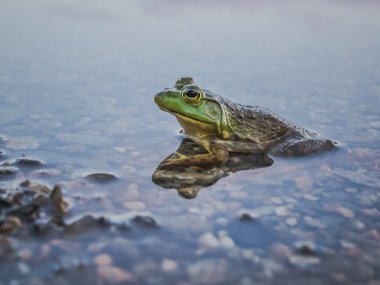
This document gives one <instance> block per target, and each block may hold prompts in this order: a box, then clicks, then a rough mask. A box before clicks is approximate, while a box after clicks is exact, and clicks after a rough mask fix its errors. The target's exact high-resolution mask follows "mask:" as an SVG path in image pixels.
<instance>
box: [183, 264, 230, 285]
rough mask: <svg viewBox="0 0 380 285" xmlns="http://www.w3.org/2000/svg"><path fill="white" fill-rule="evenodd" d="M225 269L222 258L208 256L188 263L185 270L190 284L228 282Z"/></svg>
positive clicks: (225, 265)
mask: <svg viewBox="0 0 380 285" xmlns="http://www.w3.org/2000/svg"><path fill="white" fill-rule="evenodd" d="M227 269H228V264H227V262H226V261H225V260H224V259H216V258H208V259H203V260H200V261H197V262H195V263H193V264H191V265H189V266H188V267H187V269H186V271H187V274H188V275H189V278H190V280H191V284H199V285H203V284H228V283H227V282H226V278H227Z"/></svg>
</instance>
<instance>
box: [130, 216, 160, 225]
mask: <svg viewBox="0 0 380 285" xmlns="http://www.w3.org/2000/svg"><path fill="white" fill-rule="evenodd" d="M132 221H133V222H134V223H136V224H138V225H141V226H143V227H147V228H158V227H159V226H158V224H157V222H156V221H155V219H153V218H152V217H149V216H140V215H138V216H136V217H134V218H133V219H132Z"/></svg>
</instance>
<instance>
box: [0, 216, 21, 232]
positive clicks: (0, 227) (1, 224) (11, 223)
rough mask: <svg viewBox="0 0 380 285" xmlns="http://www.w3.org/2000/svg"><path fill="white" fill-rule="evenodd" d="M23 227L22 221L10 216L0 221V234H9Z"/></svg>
mask: <svg viewBox="0 0 380 285" xmlns="http://www.w3.org/2000/svg"><path fill="white" fill-rule="evenodd" d="M21 226H22V222H21V220H20V219H19V218H18V217H16V216H8V217H5V219H3V220H0V233H2V234H9V233H11V232H13V231H15V230H16V229H18V228H20V227H21Z"/></svg>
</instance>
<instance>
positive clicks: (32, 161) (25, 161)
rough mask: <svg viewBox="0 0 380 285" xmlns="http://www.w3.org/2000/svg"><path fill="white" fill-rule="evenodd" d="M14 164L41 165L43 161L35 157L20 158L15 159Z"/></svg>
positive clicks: (25, 165) (23, 165)
mask: <svg viewBox="0 0 380 285" xmlns="http://www.w3.org/2000/svg"><path fill="white" fill-rule="evenodd" d="M16 165H17V166H21V167H41V166H42V165H43V163H42V162H41V161H39V160H37V159H30V158H20V159H17V160H16Z"/></svg>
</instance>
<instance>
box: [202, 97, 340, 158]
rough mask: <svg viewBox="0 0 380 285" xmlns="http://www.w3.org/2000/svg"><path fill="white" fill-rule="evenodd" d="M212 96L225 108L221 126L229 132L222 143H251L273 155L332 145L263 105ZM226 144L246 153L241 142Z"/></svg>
mask: <svg viewBox="0 0 380 285" xmlns="http://www.w3.org/2000/svg"><path fill="white" fill-rule="evenodd" d="M206 96H207V95H206ZM212 96H213V97H214V98H217V100H218V101H220V102H221V105H222V106H224V108H225V113H226V116H227V120H226V121H227V124H226V126H224V127H225V128H226V129H228V131H227V132H225V133H227V134H229V135H227V136H225V137H224V138H223V139H224V140H226V142H227V141H230V140H232V141H235V142H236V141H244V142H246V143H249V142H252V143H254V144H257V145H260V146H262V149H263V150H264V151H268V152H270V153H271V154H272V155H276V156H299V155H305V154H309V153H316V152H320V151H325V150H329V149H333V148H334V142H333V141H331V140H329V139H323V138H320V137H319V136H318V135H317V134H315V133H312V132H310V131H308V130H306V129H304V128H302V127H299V126H297V125H295V124H294V123H292V122H289V121H288V120H286V119H284V118H282V117H280V116H278V115H276V114H274V113H272V112H271V111H269V110H268V109H266V108H262V107H259V106H246V105H241V104H237V103H234V102H231V101H229V100H227V99H224V98H223V97H219V96H216V95H212ZM235 144H236V143H235ZM230 145H231V146H232V147H229V150H230V151H236V152H239V148H240V151H241V152H247V151H244V150H243V149H242V147H241V144H240V146H238V147H237V148H234V147H233V145H234V143H231V144H230ZM247 150H249V147H247ZM248 152H249V151H248Z"/></svg>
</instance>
